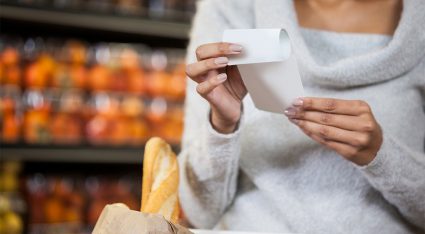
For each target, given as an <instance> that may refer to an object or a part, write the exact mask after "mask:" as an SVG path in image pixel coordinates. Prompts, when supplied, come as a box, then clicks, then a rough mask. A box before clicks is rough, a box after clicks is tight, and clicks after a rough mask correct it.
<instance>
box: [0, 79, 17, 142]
mask: <svg viewBox="0 0 425 234" xmlns="http://www.w3.org/2000/svg"><path fill="white" fill-rule="evenodd" d="M20 96H21V91H20V89H19V87H17V86H14V85H6V86H2V87H0V120H1V125H0V131H1V136H0V139H1V140H2V141H3V142H7V143H15V142H17V141H19V138H20V131H21V127H22V126H21V125H22V124H21V122H22V121H21V115H20V113H19V108H20V106H19V105H20Z"/></svg>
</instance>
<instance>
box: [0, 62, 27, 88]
mask: <svg viewBox="0 0 425 234" xmlns="http://www.w3.org/2000/svg"><path fill="white" fill-rule="evenodd" d="M3 69H4V70H3V71H2V75H1V74H0V75H1V76H2V78H1V80H2V81H1V83H2V84H11V85H18V86H19V85H20V84H21V76H22V72H21V68H20V67H19V66H17V65H12V66H9V67H4V68H3Z"/></svg>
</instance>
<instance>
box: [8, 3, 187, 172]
mask: <svg viewBox="0 0 425 234" xmlns="http://www.w3.org/2000/svg"><path fill="white" fill-rule="evenodd" d="M21 26H23V28H20V27H21ZM19 30H22V31H31V33H32V34H31V35H37V33H38V32H44V33H46V32H47V33H51V34H52V35H54V36H64V37H76V38H83V39H85V40H97V41H117V42H120V39H121V38H122V42H134V41H138V42H143V43H147V44H153V45H154V46H163V45H164V44H167V47H176V48H182V47H184V45H185V44H186V43H187V40H188V35H189V30H190V23H189V22H187V21H178V20H172V19H170V18H164V19H160V18H152V17H149V16H147V15H145V16H125V15H119V14H108V13H96V12H88V11H81V12H80V11H75V10H74V11H73V10H66V9H64V10H60V9H53V8H45V7H43V8H40V7H34V6H31V7H30V6H24V5H16V4H10V2H6V3H5V2H0V31H1V33H2V34H5V33H8V32H9V31H12V33H15V32H19ZM64 31H66V32H67V33H66V34H64V35H62V34H61V33H62V32H64ZM129 38H130V40H128V39H129ZM173 149H174V151H175V152H178V151H179V147H178V146H173ZM143 152H144V148H143V146H142V147H113V146H91V145H87V144H86V145H85V144H83V145H78V146H73V145H70V146H66V145H65V146H61V145H59V146H58V145H50V144H49V145H28V144H24V143H18V144H3V143H1V142H0V156H1V159H2V160H18V161H23V162H58V163H62V162H65V163H66V162H70V163H118V164H129V163H141V162H142V160H143V158H142V156H143Z"/></svg>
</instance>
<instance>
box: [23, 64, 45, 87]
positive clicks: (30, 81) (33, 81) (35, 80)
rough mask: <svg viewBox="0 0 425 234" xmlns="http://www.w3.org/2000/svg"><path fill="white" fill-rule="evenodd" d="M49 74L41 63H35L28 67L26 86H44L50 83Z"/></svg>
mask: <svg viewBox="0 0 425 234" xmlns="http://www.w3.org/2000/svg"><path fill="white" fill-rule="evenodd" d="M48 78H49V77H48V75H47V73H46V72H45V70H43V68H42V67H41V65H40V64H39V63H33V64H31V65H29V66H28V67H27V68H26V71H25V86H26V87H31V88H43V87H46V86H47V84H48Z"/></svg>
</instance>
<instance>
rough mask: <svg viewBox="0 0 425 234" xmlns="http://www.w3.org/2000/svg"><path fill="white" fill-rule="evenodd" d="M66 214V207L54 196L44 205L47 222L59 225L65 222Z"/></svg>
mask: <svg viewBox="0 0 425 234" xmlns="http://www.w3.org/2000/svg"><path fill="white" fill-rule="evenodd" d="M64 212H65V211H64V207H63V204H62V201H61V199H60V198H59V197H57V196H52V197H50V198H48V199H47V200H46V202H45V205H44V215H45V218H46V222H48V223H59V222H63V221H65V218H64V215H65V213H64Z"/></svg>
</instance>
